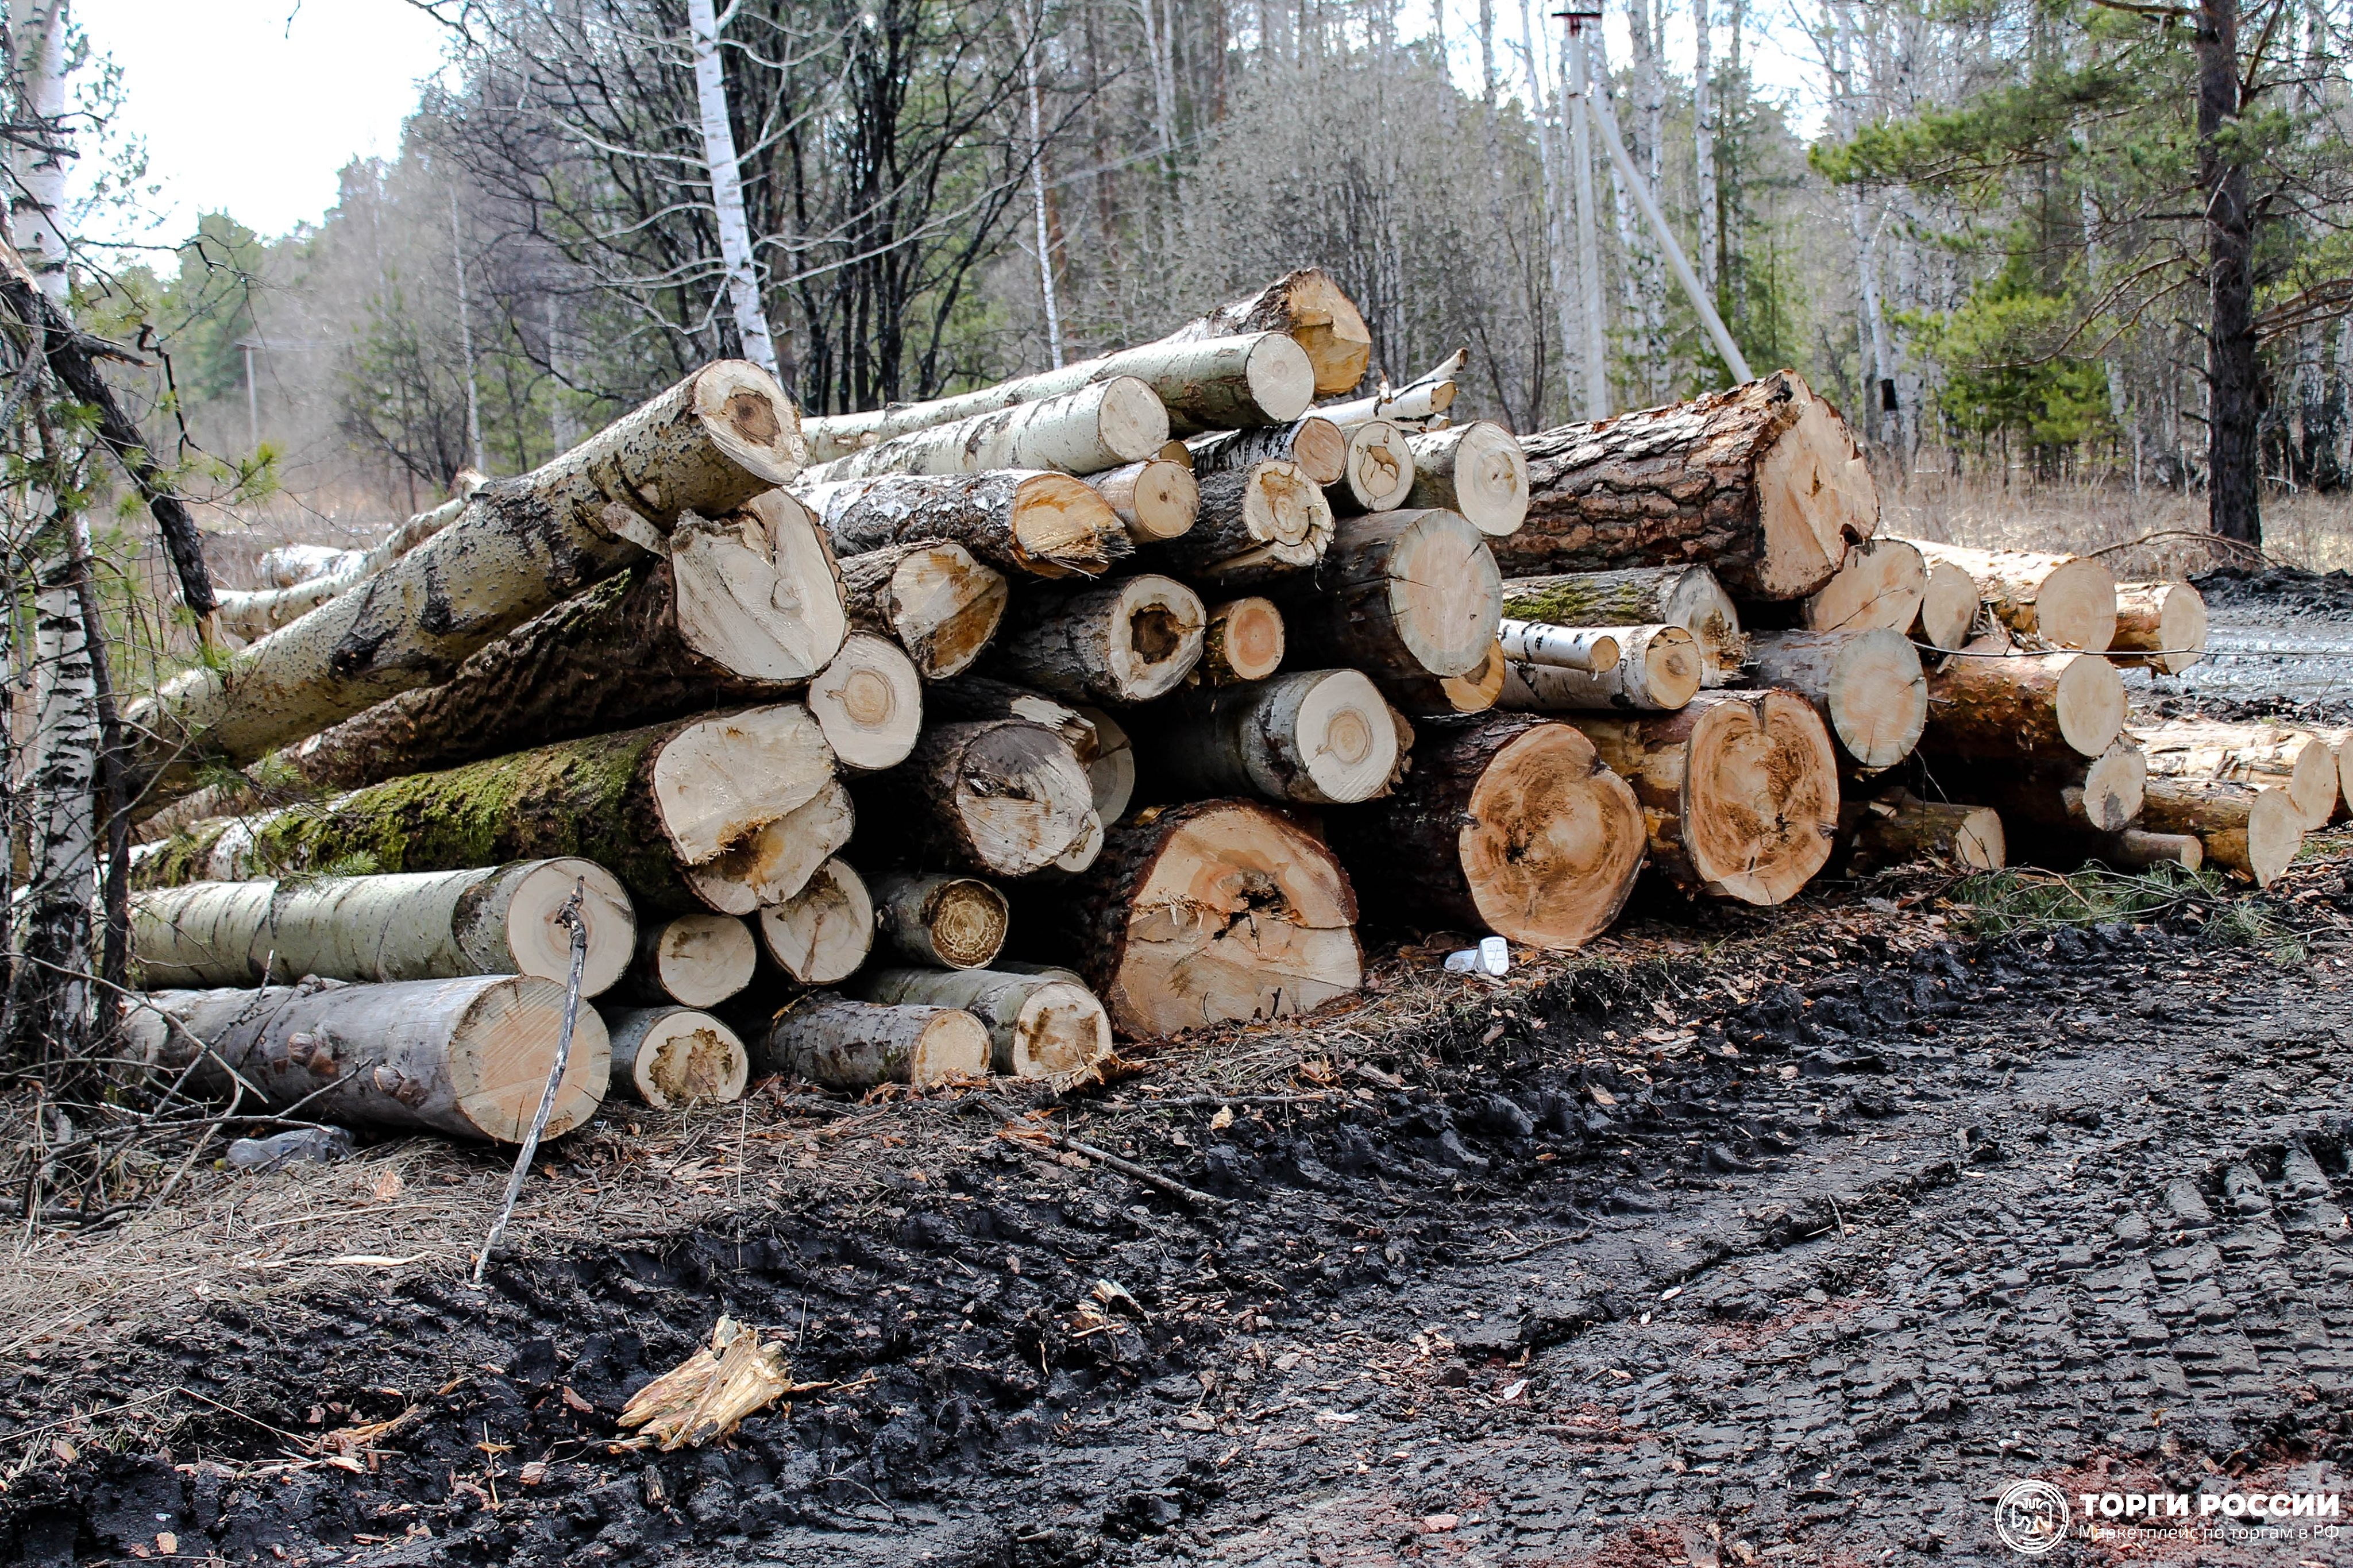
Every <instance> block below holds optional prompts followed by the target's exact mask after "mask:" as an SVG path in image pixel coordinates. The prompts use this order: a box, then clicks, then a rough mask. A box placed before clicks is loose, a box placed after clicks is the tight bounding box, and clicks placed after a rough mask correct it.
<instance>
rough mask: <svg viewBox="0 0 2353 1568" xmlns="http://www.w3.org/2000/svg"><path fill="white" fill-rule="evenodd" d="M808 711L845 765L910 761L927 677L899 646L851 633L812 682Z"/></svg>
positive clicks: (875, 767)
mask: <svg viewBox="0 0 2353 1568" xmlns="http://www.w3.org/2000/svg"><path fill="white" fill-rule="evenodd" d="M807 701H808V710H809V711H810V712H811V713H814V714H815V715H817V722H818V728H819V729H820V730H823V731H825V739H826V743H827V744H828V745H830V746H831V747H832V748H833V754H834V756H835V757H836V759H838V760H839V762H840V763H841V765H842V766H843V767H845V768H854V769H856V770H857V771H859V772H860V773H874V772H877V771H879V770H880V769H882V768H894V767H897V766H898V765H899V764H900V763H902V762H904V761H906V758H907V753H908V752H911V751H913V750H914V747H915V736H916V734H917V733H918V732H920V731H922V729H923V677H922V676H921V675H920V674H918V673H917V672H916V669H915V662H914V660H913V659H912V658H908V657H907V655H906V654H905V653H904V652H903V651H902V649H901V648H900V647H899V645H898V644H897V643H895V642H893V641H892V640H891V639H890V638H888V637H879V636H877V635H876V634H874V633H872V632H852V633H850V634H849V637H847V638H846V639H844V640H843V642H842V645H841V651H840V652H839V653H838V654H836V655H834V657H833V662H832V663H830V664H828V665H827V666H826V667H825V668H824V669H822V670H820V671H818V677H817V679H814V680H812V681H810V682H809V684H808V693H807Z"/></svg>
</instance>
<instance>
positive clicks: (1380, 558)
mask: <svg viewBox="0 0 2353 1568" xmlns="http://www.w3.org/2000/svg"><path fill="white" fill-rule="evenodd" d="M1487 543H1488V542H1487V537H1486V535H1484V534H1482V533H1481V532H1480V531H1478V530H1477V529H1476V528H1473V527H1472V525H1471V523H1470V522H1469V521H1467V520H1465V519H1464V518H1463V517H1462V516H1461V515H1460V514H1459V513H1456V512H1451V511H1444V510H1435V509H1432V510H1409V511H1386V512H1378V513H1376V514H1374V515H1372V516H1369V517H1357V518H1350V519H1348V520H1347V521H1345V522H1343V523H1341V524H1340V525H1339V527H1338V529H1337V530H1336V531H1335V533H1334V535H1333V539H1332V548H1331V549H1330V550H1329V551H1327V552H1325V553H1324V564H1323V565H1322V567H1321V568H1319V569H1318V570H1317V571H1316V572H1315V573H1314V576H1313V578H1312V579H1306V578H1302V579H1299V580H1296V581H1293V580H1290V579H1282V580H1278V583H1277V584H1276V586H1275V587H1274V589H1273V596H1274V597H1275V599H1276V601H1277V602H1278V603H1280V604H1281V605H1282V607H1283V626H1284V632H1285V636H1286V637H1287V640H1288V641H1289V643H1290V645H1291V650H1292V652H1293V655H1294V656H1296V657H1297V658H1299V659H1301V660H1302V661H1303V662H1306V663H1309V664H1314V665H1322V666H1326V667H1329V666H1335V665H1346V666H1350V667H1352V668H1357V669H1361V670H1363V671H1364V672H1365V673H1366V674H1367V675H1370V676H1372V677H1373V678H1374V679H1392V678H1394V679H1412V678H1413V677H1415V676H1419V675H1423V674H1429V675H1440V676H1444V675H1468V674H1470V673H1471V672H1472V670H1474V669H1477V668H1479V667H1480V665H1481V664H1482V662H1484V661H1485V659H1486V657H1487V650H1488V649H1489V648H1490V647H1493V646H1494V642H1495V627H1496V625H1497V624H1498V623H1499V622H1501V621H1502V619H1503V617H1504V582H1503V576H1502V574H1500V573H1498V572H1497V571H1496V569H1495V557H1494V552H1492V551H1491V550H1489V549H1488V548H1487Z"/></svg>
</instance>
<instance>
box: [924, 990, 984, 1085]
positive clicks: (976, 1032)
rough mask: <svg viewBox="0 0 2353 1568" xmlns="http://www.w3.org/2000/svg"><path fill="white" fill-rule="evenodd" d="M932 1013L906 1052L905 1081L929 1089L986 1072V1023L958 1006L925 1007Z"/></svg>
mask: <svg viewBox="0 0 2353 1568" xmlns="http://www.w3.org/2000/svg"><path fill="white" fill-rule="evenodd" d="M927 1011H929V1012H930V1013H931V1014H932V1015H933V1016H932V1017H931V1018H930V1019H929V1020H927V1021H926V1022H925V1023H924V1025H923V1033H922V1034H921V1035H919V1036H917V1037H916V1039H915V1045H914V1048H913V1050H911V1051H910V1052H908V1054H907V1081H908V1082H909V1083H910V1084H911V1085H913V1087H915V1088H917V1089H930V1088H934V1087H935V1086H937V1085H940V1084H945V1083H954V1082H956V1081H958V1080H960V1079H974V1078H987V1076H988V1062H989V1039H988V1026H987V1025H986V1024H984V1023H982V1022H981V1021H980V1020H979V1019H978V1018H976V1017H974V1016H972V1015H971V1014H970V1013H967V1012H965V1011H964V1010H963V1009H962V1008H959V1007H935V1008H930V1009H927Z"/></svg>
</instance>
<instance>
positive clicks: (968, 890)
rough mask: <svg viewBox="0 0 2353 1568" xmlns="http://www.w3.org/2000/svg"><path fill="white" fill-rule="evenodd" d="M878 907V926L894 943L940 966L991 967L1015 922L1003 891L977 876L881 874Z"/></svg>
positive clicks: (877, 885)
mask: <svg viewBox="0 0 2353 1568" xmlns="http://www.w3.org/2000/svg"><path fill="white" fill-rule="evenodd" d="M874 912H875V918H876V929H877V930H878V931H880V932H881V937H882V940H883V941H884V942H888V943H890V945H891V946H892V948H893V949H894V950H895V951H897V952H899V953H901V954H902V955H903V956H904V957H906V958H909V959H912V960H913V961H914V962H915V963H928V964H931V965H934V967H936V968H940V969H986V968H987V967H988V963H989V961H990V960H991V959H993V958H995V957H996V956H997V954H998V953H1000V952H1004V951H1005V933H1006V932H1007V931H1008V930H1009V929H1010V926H1011V911H1010V910H1009V909H1008V906H1007V904H1006V902H1005V895H1004V894H1003V893H1000V892H998V891H997V889H995V888H992V887H990V886H989V885H988V884H987V882H984V881H982V880H980V879H978V878H977V877H927V876H912V875H908V874H906V873H903V872H902V873H894V874H892V875H887V876H884V877H881V878H879V879H876V881H875V883H874ZM919 999H920V998H919ZM877 1000H885V998H877Z"/></svg>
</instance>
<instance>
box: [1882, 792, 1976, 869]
mask: <svg viewBox="0 0 2353 1568" xmlns="http://www.w3.org/2000/svg"><path fill="white" fill-rule="evenodd" d="M1923 860H1926V861H1930V862H1935V863H1938V864H1942V865H1946V866H1952V867H1956V868H1960V869H1964V870H1970V871H1999V870H2000V869H2001V868H2003V867H2004V866H2006V865H2008V864H2009V863H2010V848H2009V842H2008V839H2007V838H2006V837H2005V836H2004V835H2003V833H2002V827H2001V817H2000V815H1999V814H1998V813H1996V812H1995V811H1994V810H1993V809H1992V808H1991V807H1989V806H1983V805H1953V804H1951V803H1948V802H1945V801H1931V800H1922V799H1921V798H1920V797H1919V796H1917V795H1914V794H1912V793H1911V792H1910V791H1909V790H1901V789H1899V790H1894V791H1892V792H1890V793H1889V794H1887V795H1881V796H1879V797H1878V798H1877V799H1875V800H1867V801H1864V802H1862V823H1861V824H1860V826H1858V827H1857V829H1856V832H1855V842H1854V850H1853V856H1852V860H1851V862H1850V864H1851V865H1852V868H1853V869H1854V870H1856V871H1876V870H1879V869H1881V868H1883V867H1888V866H1908V865H1912V864H1915V863H1916V862H1919V861H1923Z"/></svg>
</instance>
